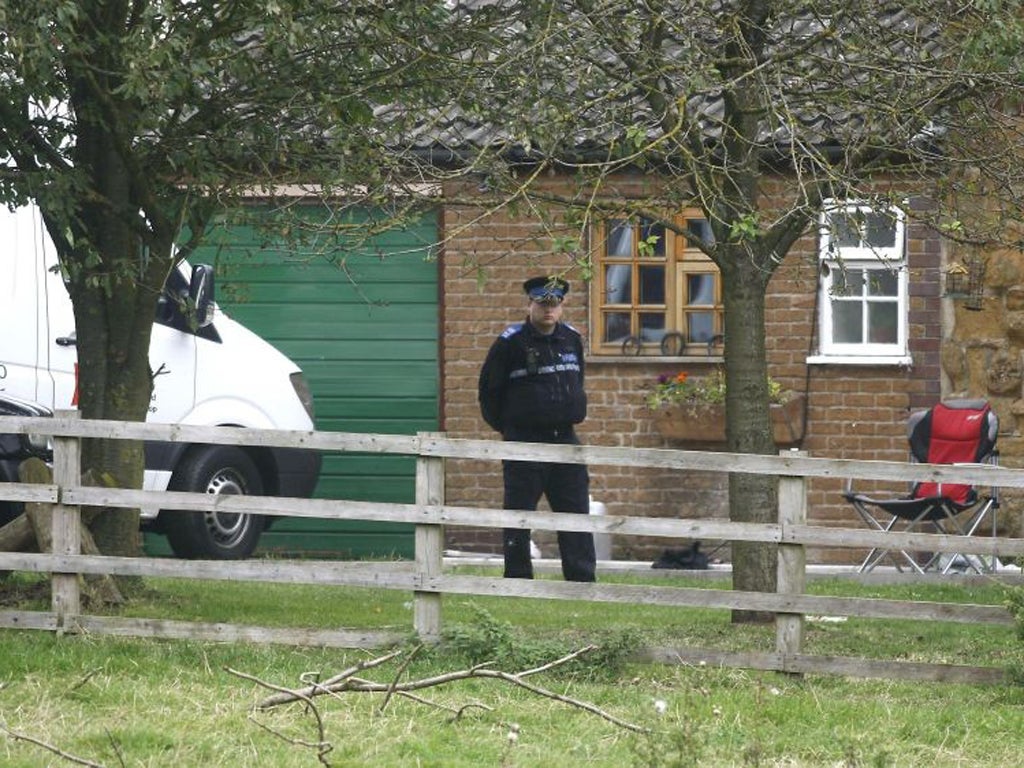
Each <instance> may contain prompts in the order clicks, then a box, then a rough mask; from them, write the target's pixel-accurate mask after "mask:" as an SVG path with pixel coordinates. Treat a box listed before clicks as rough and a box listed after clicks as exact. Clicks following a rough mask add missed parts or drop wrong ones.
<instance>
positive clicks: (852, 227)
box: [811, 201, 908, 363]
mask: <svg viewBox="0 0 1024 768" xmlns="http://www.w3.org/2000/svg"><path fill="white" fill-rule="evenodd" d="M820 225H821V226H820V245H821V250H820V255H819V258H820V266H821V270H820V274H821V278H820V286H819V290H820V291H821V294H820V350H819V352H820V355H819V357H818V358H817V359H814V360H812V361H811V362H851V363H856V362H863V363H874V362H901V363H902V362H907V361H908V357H907V307H908V301H907V261H906V218H905V215H904V213H903V212H902V211H901V210H899V209H898V208H884V209H880V208H877V207H871V206H869V205H866V204H862V203H854V202H842V201H829V202H828V203H827V204H826V205H825V207H824V209H823V211H822V214H821V220H820Z"/></svg>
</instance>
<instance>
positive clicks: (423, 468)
mask: <svg viewBox="0 0 1024 768" xmlns="http://www.w3.org/2000/svg"><path fill="white" fill-rule="evenodd" d="M429 434H431V433H426V432H421V433H420V437H426V436H428V435H429ZM416 504H417V506H419V507H424V506H427V505H440V504H444V459H443V458H441V457H435V456H419V457H417V459H416ZM415 546H416V574H417V576H418V577H419V578H420V579H423V580H426V579H429V578H432V577H437V576H440V575H441V571H442V567H443V565H444V526H443V525H437V524H417V526H416V534H415ZM412 604H413V629H414V630H415V631H416V634H417V635H419V637H420V639H421V640H424V641H429V642H434V641H437V640H439V639H440V638H441V593H439V592H420V591H417V592H414V593H413V602H412Z"/></svg>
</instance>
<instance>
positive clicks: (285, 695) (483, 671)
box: [226, 645, 649, 733]
mask: <svg viewBox="0 0 1024 768" xmlns="http://www.w3.org/2000/svg"><path fill="white" fill-rule="evenodd" d="M596 649H597V646H594V645H588V646H586V647H584V648H581V649H579V650H577V651H574V652H573V653H570V654H568V655H566V656H563V657H562V658H560V659H556V660H555V661H552V662H549V663H547V664H543V665H541V666H539V667H535V668H533V669H527V670H523V671H521V672H518V673H510V672H501V671H499V670H495V669H491V666H492V665H493V663H494V662H486V663H484V664H479V665H476V666H474V667H470V668H469V669H462V670H457V671H454V672H448V673H445V674H442V675H435V676H433V677H427V678H423V679H420V680H410V681H407V682H404V683H402V682H398V680H397V679H393V680H392V682H390V683H378V682H375V681H372V680H366V679H365V678H361V677H356V674H357V673H358V672H360V671H362V670H364V669H369V668H371V667H376V666H379V665H380V664H383V663H384V662H385V661H389V660H390V659H393V658H395V657H396V656H397V655H399V654H400V653H401V652H400V651H396V652H393V653H390V654H388V655H387V656H382V657H380V658H377V659H373V660H371V661H368V662H363V663H360V664H359V665H357V666H354V667H350V668H349V669H347V670H345V671H344V672H342V673H341V674H339V675H335V676H334V677H332V678H330V679H329V680H326V681H324V682H323V683H316V684H313V685H309V686H306V687H304V688H301V689H297V690H291V689H286V688H282V687H280V686H275V685H270V684H268V683H263V682H262V681H259V680H257V679H256V678H254V677H252V676H250V675H246V674H243V673H241V672H237V671H235V670H232V669H227V670H226V671H227V672H229V673H230V674H233V675H236V676H238V677H243V678H245V679H247V680H253V681H254V682H258V683H259V684H260V685H262V686H264V687H266V688H270V689H272V690H275V691H278V693H277V694H275V695H274V696H270V697H267V698H265V699H263V701H261V702H259V703H258V704H257V705H256V709H258V710H267V709H271V708H273V707H276V706H280V705H281V704H287V703H290V702H294V701H304V702H306V703H307V704H310V705H312V700H313V698H314V697H316V696H322V695H325V694H332V695H336V694H339V693H343V692H353V693H384V694H385V696H386V698H385V704H386V703H387V700H388V699H389V698H390V697H391V696H393V695H396V694H397V695H402V696H406V697H408V698H412V699H413V700H414V701H420V702H421V703H425V702H423V700H422V699H421V698H420V697H418V696H413V695H412V692H413V691H420V690H423V689H425V688H432V687H436V686H441V685H446V684H448V683H452V682H455V681H458V680H469V679H473V678H487V679H493V680H502V681H504V682H507V683H511V684H512V685H516V686H519V687H520V688H523V689H524V690H527V691H530V692H531V693H535V694H537V695H538V696H543V697H545V698H548V699H552V700H554V701H558V702H561V703H563V704H567V705H569V706H571V707H576V708H577V709H582V710H584V711H586V712H590V713H591V714H594V715H597V716H598V717H601V718H603V719H605V720H607V721H608V722H610V723H613V724H614V725H617V726H619V727H621V728H625V729H627V730H630V731H634V732H637V733H647V732H648V731H649V729H647V728H644V727H642V726H639V725H635V724H633V723H629V722H626V721H625V720H622V719H620V718H617V717H615V716H614V715H612V714H610V713H608V712H605V711H604V710H602V709H601V708H599V707H597V706H595V705H594V704H591V703H590V702H586V701H581V700H579V699H574V698H571V697H569V696H563V695H562V694H559V693H555V692H554V691H549V690H547V689H546V688H542V687H540V686H538V685H534V684H533V683H530V682H527V681H526V679H525V678H527V677H530V676H532V675H537V674H540V673H541V672H546V671H549V670H552V669H555V668H556V667H559V666H561V665H563V664H566V663H568V662H570V661H572V660H573V659H576V658H578V657H580V656H582V655H584V654H586V653H590V652H591V651H594V650H596ZM417 650H418V649H417ZM407 665H408V662H406V663H405V664H403V666H402V668H401V670H400V672H399V674H401V671H402V670H404V669H405V668H406V667H407ZM396 678H397V676H396ZM380 709H381V710H383V709H384V705H382V706H381V708H380ZM464 709H466V707H463V708H462V709H461V710H458V714H457V715H456V719H457V718H458V717H459V716H461V714H462V711H463V710H464Z"/></svg>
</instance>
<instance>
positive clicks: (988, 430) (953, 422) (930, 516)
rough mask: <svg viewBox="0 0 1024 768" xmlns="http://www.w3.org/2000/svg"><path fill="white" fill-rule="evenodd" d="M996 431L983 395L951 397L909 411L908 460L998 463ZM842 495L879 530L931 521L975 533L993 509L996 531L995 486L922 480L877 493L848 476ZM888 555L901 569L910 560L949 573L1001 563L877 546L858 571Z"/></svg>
mask: <svg viewBox="0 0 1024 768" xmlns="http://www.w3.org/2000/svg"><path fill="white" fill-rule="evenodd" d="M998 431H999V420H998V418H997V417H996V415H995V413H994V412H993V411H992V410H991V408H989V405H988V403H987V402H985V401H984V400H947V401H945V402H942V403H939V404H937V405H936V406H934V407H933V408H931V409H929V410H927V411H920V412H918V413H914V414H912V415H911V416H910V419H909V420H908V421H907V439H908V440H909V442H910V460H911V461H912V462H915V463H927V464H970V463H984V464H992V465H996V464H998V453H997V451H996V434H997V433H998ZM843 496H844V497H845V498H846V500H847V501H849V502H850V503H851V504H853V507H854V509H856V510H857V512H858V514H859V515H860V516H861V518H863V520H864V522H866V523H867V524H868V525H869V526H870V527H872V528H874V529H876V530H879V531H892V530H897V529H900V530H904V531H912V530H914V529H915V528H918V527H919V526H924V525H927V526H929V527H930V528H931V530H934V531H935V532H937V533H947V534H955V535H961V536H973V535H974V533H975V531H977V530H978V528H979V527H980V526H981V524H982V522H983V521H984V520H985V518H986V517H988V516H989V515H991V517H992V535H993V536H995V535H996V520H995V517H996V509H998V507H999V496H998V489H996V488H991V489H990V490H989V491H988V492H987V493H981V492H979V491H978V490H977V489H975V488H974V487H972V486H969V485H958V484H953V483H942V484H940V483H933V482H923V483H914V484H913V485H912V486H911V489H910V493H909V495H907V496H903V497H898V498H876V497H872V496H865V495H863V494H858V493H855V492H854V491H853V486H852V482H851V481H847V485H846V490H845V491H844V492H843ZM887 518H888V519H887ZM901 523H902V524H903V525H902V526H900V524H901ZM887 555H888V556H890V557H892V559H893V561H894V563H895V565H896V569H897V570H898V571H902V570H903V565H904V564H906V565H909V566H910V567H911V568H912V569H913V570H914V571H916V572H917V573H924V572H925V571H927V570H938V571H941V572H942V573H948V572H949V571H950V570H951V569H953V568H958V569H959V568H964V569H972V570H974V571H976V572H977V573H981V572H982V571H983V570H985V571H991V570H994V569H995V567H996V564H997V561H996V558H995V557H994V556H993V557H992V559H991V561H989V562H986V561H985V560H984V559H983V558H981V557H979V556H977V555H959V554H954V555H948V554H945V555H944V554H941V553H935V554H933V555H932V556H931V557H930V558H929V559H928V561H927V562H926V563H925V564H924V565H923V566H922V565H920V564H919V563H918V561H917V560H916V559H915V558H914V557H912V556H911V555H910V554H909V553H908V552H905V551H903V550H891V549H885V548H883V547H876V548H874V549H872V550H871V552H869V553H868V556H867V557H866V558H865V559H864V562H863V563H861V566H860V572H862V573H863V572H865V571H870V570H871V569H873V568H874V567H875V566H876V565H878V563H880V562H881V561H882V560H883V559H884V558H885V557H886V556H887Z"/></svg>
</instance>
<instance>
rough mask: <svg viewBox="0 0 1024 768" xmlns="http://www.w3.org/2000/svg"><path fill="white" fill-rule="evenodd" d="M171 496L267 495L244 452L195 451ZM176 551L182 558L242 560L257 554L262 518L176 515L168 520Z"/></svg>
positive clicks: (184, 463) (216, 447)
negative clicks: (191, 494) (175, 493)
mask: <svg viewBox="0 0 1024 768" xmlns="http://www.w3.org/2000/svg"><path fill="white" fill-rule="evenodd" d="M167 489H168V490H169V491H190V492H192V493H212V494H220V493H231V494H253V495H256V496H259V495H262V493H263V480H262V478H261V477H260V473H259V471H258V470H257V469H256V465H255V464H254V463H253V461H252V459H250V458H249V456H248V455H247V454H246V453H245V451H243V450H242V449H241V448H236V447H234V446H221V445H210V446H204V447H201V448H196V449H193V450H191V451H190V452H189V453H187V454H186V455H185V458H184V460H183V461H182V463H181V465H180V466H179V467H178V469H176V470H175V471H174V475H173V476H172V477H171V482H170V484H169V485H168V487H167ZM163 518H164V519H163V521H162V522H163V526H164V530H165V532H166V533H167V541H168V543H169V544H170V545H171V550H172V551H173V552H174V554H175V555H177V556H178V557H183V558H190V559H192V558H199V559H209V560H241V559H243V558H246V557H249V555H251V554H252V553H253V551H254V550H255V549H256V544H257V542H258V541H259V538H260V533H262V532H263V518H262V516H260V515H238V514H233V513H229V512H171V513H168V514H165V515H163Z"/></svg>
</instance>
